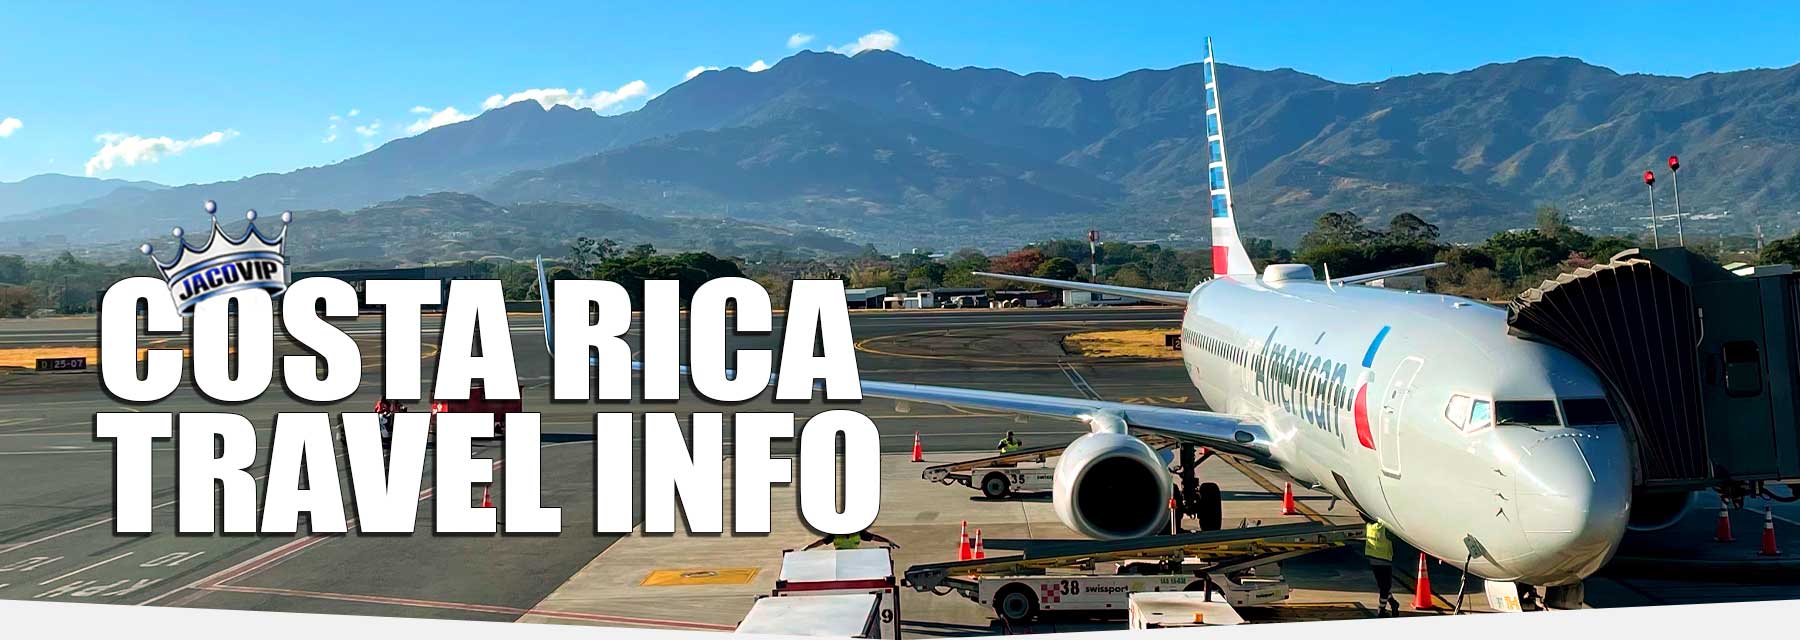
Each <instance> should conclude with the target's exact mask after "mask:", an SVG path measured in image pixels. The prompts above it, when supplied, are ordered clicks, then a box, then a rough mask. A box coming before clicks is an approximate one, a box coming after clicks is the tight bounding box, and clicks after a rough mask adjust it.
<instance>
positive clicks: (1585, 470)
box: [538, 39, 1632, 608]
mask: <svg viewBox="0 0 1800 640" xmlns="http://www.w3.org/2000/svg"><path fill="white" fill-rule="evenodd" d="M1203 74H1204V75H1203V78H1204V84H1205V90H1206V106H1207V109H1206V127H1207V147H1208V150H1209V154H1210V162H1209V164H1208V173H1209V187H1210V195H1211V205H1212V207H1211V208H1212V211H1211V224H1212V263H1213V272H1214V277H1213V278H1212V279H1210V280H1208V281H1206V282H1204V283H1201V284H1200V285H1198V286H1196V287H1194V288H1193V290H1191V291H1161V290H1154V289H1143V288H1136V287H1122V286H1113V285H1104V284H1094V283H1086V282H1069V281H1060V280H1050V279H1045V278H1035V277H1028V276H1017V275H1010V274H1000V273H977V274H976V275H979V276H984V277H989V278H995V279H1000V280H1009V281H1014V282H1020V283H1027V284H1035V285H1044V286H1049V287H1056V288H1062V289H1074V290H1081V291H1091V292H1097V293H1104V294H1111V295H1117V296H1123V297H1128V298H1135V299H1139V300H1143V301H1147V302H1153V303H1158V304H1165V305H1171V306H1177V307H1183V308H1184V309H1185V312H1184V314H1183V316H1182V321H1181V340H1180V346H1181V360H1182V366H1183V368H1184V369H1185V370H1186V373H1187V377H1188V379H1189V380H1190V381H1191V382H1192V384H1193V385H1194V386H1195V388H1196V389H1197V390H1198V391H1199V393H1200V395H1201V397H1202V398H1203V399H1204V400H1205V402H1206V406H1208V407H1209V408H1210V410H1206V411H1202V410H1196V409H1188V408H1177V407H1165V406H1147V405H1139V404H1127V403H1122V402H1107V401H1101V400H1090V399H1085V398H1072V397H1059V396H1047V395H1033V394H1023V393H1008V392H998V391H986V390H974V389H961V388H954V387H943V386H931V385H917V384H905V383H893V382H879V381H870V380H864V381H862V392H863V394H864V395H866V396H871V397H877V398H889V399H894V400H897V401H905V402H920V403H929V404H940V405H949V406H956V407H962V408H969V409H980V410H988V411H996V412H1009V413H1014V414H1021V415H1026V416H1038V417H1047V418H1055V419H1066V420H1072V421H1078V422H1082V423H1086V424H1087V425H1088V426H1089V427H1090V432H1089V433H1088V434H1086V435H1083V436H1081V437H1080V438H1078V439H1076V440H1075V441H1074V442H1073V443H1071V444H1070V445H1069V446H1068V447H1067V448H1066V449H1065V450H1064V451H1063V453H1062V455H1061V456H1060V458H1059V460H1058V462H1057V465H1056V471H1055V480H1054V493H1053V500H1054V505H1055V511H1056V514H1057V516H1058V517H1059V519H1061V520H1062V522H1063V523H1064V524H1066V525H1068V527H1069V528H1070V529H1073V530H1075V531H1077V532H1080V533H1082V534H1085V535H1087V536H1090V537H1094V538H1101V539H1124V538H1135V537H1142V536H1149V535H1155V534H1158V533H1161V532H1165V531H1166V530H1167V522H1168V521H1167V517H1168V510H1167V509H1166V508H1165V505H1166V504H1167V503H1168V502H1169V500H1170V497H1171V494H1172V492H1173V489H1172V487H1171V485H1172V480H1173V479H1174V478H1173V477H1172V475H1171V471H1170V469H1169V465H1168V464H1167V462H1166V461H1165V459H1164V458H1163V457H1161V455H1160V454H1159V453H1158V452H1157V451H1156V450H1155V449H1153V448H1152V447H1151V446H1150V445H1149V444H1147V443H1146V442H1145V441H1144V440H1143V439H1141V438H1140V437H1139V436H1142V435H1150V436H1156V437H1159V438H1161V439H1173V440H1175V441H1177V442H1180V443H1182V444H1183V445H1188V446H1197V447H1206V448H1207V449H1209V450H1211V451H1213V452H1216V453H1218V454H1222V455H1229V456H1233V457H1235V458H1238V459H1241V460H1244V461H1247V462H1250V463H1254V464H1258V465H1261V466H1264V467H1267V468H1270V469H1273V470H1276V471H1278V472H1280V473H1283V474H1285V475H1287V476H1288V477H1291V478H1292V479H1293V480H1295V481H1297V482H1299V483H1301V484H1303V485H1306V486H1311V487H1314V488H1316V489H1318V490H1320V491H1323V492H1325V493H1327V494H1330V495H1331V496H1332V497H1334V498H1336V499H1338V500H1342V501H1345V502H1347V503H1349V504H1350V505H1352V506H1354V507H1355V508H1356V509H1357V510H1358V511H1359V512H1360V513H1361V514H1363V515H1364V517H1365V518H1367V519H1370V520H1374V521H1379V522H1381V523H1383V524H1384V525H1386V526H1387V527H1388V529H1389V530H1390V531H1391V532H1392V533H1393V534H1394V535H1397V536H1398V537H1399V538H1401V539H1403V540H1405V541H1406V542H1407V543H1409V544H1411V545H1412V546H1414V547H1416V548H1418V549H1420V550H1421V551H1423V552H1425V553H1428V554H1430V555H1432V556H1434V557H1436V558H1440V559H1445V560H1447V561H1451V562H1453V563H1455V564H1461V565H1465V571H1466V572H1467V573H1471V574H1474V575H1476V576H1479V577H1481V578H1484V579H1487V580H1493V581H1509V582H1515V583H1518V584H1521V585H1527V586H1542V587H1546V601H1547V603H1548V604H1553V605H1556V606H1558V608H1572V607H1574V606H1579V604H1580V599H1581V597H1582V589H1581V587H1580V585H1581V580H1582V579H1583V578H1585V577H1586V576H1588V575H1590V574H1592V573H1593V572H1595V571H1596V570H1598V569H1599V568H1600V567H1601V566H1603V565H1604V564H1605V563H1606V562H1607V561H1608V560H1609V559H1610V558H1611V557H1612V554H1613V553H1614V552H1615V551H1616V550H1617V549H1618V546H1619V542H1620V540H1621V538H1622V537H1623V535H1624V533H1625V531H1626V528H1627V521H1628V517H1629V515H1630V511H1631V507H1632V486H1631V482H1632V468H1631V457H1630V453H1629V450H1628V444H1627V439H1626V435H1625V433H1624V429H1623V428H1622V427H1621V426H1620V424H1619V422H1618V420H1617V419H1615V418H1614V417H1613V416H1614V413H1613V411H1612V409H1611V405H1610V401H1609V400H1608V397H1607V393H1606V390H1605V387H1604V386H1603V385H1602V383H1601V381H1600V378H1599V376H1597V375H1596V374H1595V373H1594V372H1593V371H1592V370H1591V369H1590V368H1588V367H1587V366H1586V365H1584V364H1583V363H1581V362H1580V361H1578V360H1577V359H1576V358H1575V357H1574V356H1572V355H1570V354H1568V353H1566V352H1564V351H1561V350H1559V349H1557V348H1555V347H1552V346H1549V345H1546V344H1543V343H1539V342H1533V341H1529V340H1524V339H1521V338H1518V337H1514V336H1512V335H1509V334H1508V333H1507V330H1506V313H1505V312H1504V311H1503V310H1501V309H1498V308H1495V307H1493V306H1490V305H1487V304H1483V303H1480V302H1477V301H1473V300H1469V299H1466V298H1460V297H1456V296H1451V295H1440V294H1427V293H1414V292H1407V291H1401V290H1394V289H1386V288H1378V287H1369V286H1361V285H1363V284H1364V283H1368V282H1370V281H1373V280H1379V279H1383V278H1391V277H1395V276H1401V275H1407V274H1411V273H1417V272H1420V271H1423V270H1426V269H1432V268H1435V267H1439V266H1442V263H1437V264H1428V265H1420V266H1414V267H1404V268H1400V269H1392V270H1387V271H1382V272H1377V273H1368V274H1361V275H1355V276H1347V277H1339V278H1329V277H1328V278H1326V279H1323V280H1320V279H1317V278H1315V277H1314V274H1313V272H1312V269H1311V267H1309V266H1307V265H1303V264H1273V265H1269V266H1268V267H1267V268H1265V269H1263V270H1262V272H1261V273H1260V274H1259V273H1257V270H1256V268H1255V266H1254V264H1253V263H1252V261H1251V258H1250V255H1249V253H1248V252H1247V251H1246V250H1245V249H1244V246H1243V243H1242V242H1241V241H1240V239H1239V237H1238V233H1237V224H1236V218H1235V215H1234V211H1233V208H1232V201H1231V186H1230V179H1229V175H1228V174H1227V171H1226V163H1225V159H1226V156H1225V141H1224V135H1223V132H1222V130H1221V127H1220V115H1219V100H1218V84H1217V76H1216V74H1215V68H1214V62H1213V51H1212V42H1211V40H1210V39H1209V40H1208V41H1207V56H1206V59H1205V61H1204V66H1203ZM538 269H539V283H540V284H539V290H540V291H547V290H548V289H547V288H545V287H544V282H543V278H544V276H543V263H542V260H541V259H540V260H539V263H538ZM545 298H546V300H545V302H544V323H545V330H546V345H547V346H553V345H552V344H551V341H552V339H551V337H550V336H549V328H550V326H551V322H550V304H549V302H548V300H547V296H546V297H545ZM1213 494H1214V495H1215V496H1216V486H1214V487H1213ZM1211 508H1212V509H1215V510H1216V509H1217V501H1216V498H1215V499H1214V500H1213V501H1212V505H1211ZM1213 521H1215V522H1216V521H1217V515H1216V511H1215V513H1214V515H1213Z"/></svg>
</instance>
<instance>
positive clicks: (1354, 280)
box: [1330, 262, 1446, 284]
mask: <svg viewBox="0 0 1800 640" xmlns="http://www.w3.org/2000/svg"><path fill="white" fill-rule="evenodd" d="M1445 264H1446V263H1443V262H1433V263H1431V264H1422V265H1419V266H1416V267H1400V268H1398V269H1388V270H1386V271H1376V272H1374V273H1364V274H1360V275H1354V276H1344V277H1342V278H1332V279H1331V280H1330V283H1331V284H1362V283H1364V282H1368V281H1370V280H1380V279H1382V278H1392V277H1395V276H1405V275H1412V274H1415V273H1418V272H1420V271H1426V270H1430V269H1436V268H1438V267H1441V266H1444V265H1445Z"/></svg>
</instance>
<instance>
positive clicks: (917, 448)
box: [912, 431, 925, 462]
mask: <svg viewBox="0 0 1800 640" xmlns="http://www.w3.org/2000/svg"><path fill="white" fill-rule="evenodd" d="M912 461H913V462H924V461H925V445H924V444H923V443H921V442H919V432H917V431H914V432H913V459H912Z"/></svg>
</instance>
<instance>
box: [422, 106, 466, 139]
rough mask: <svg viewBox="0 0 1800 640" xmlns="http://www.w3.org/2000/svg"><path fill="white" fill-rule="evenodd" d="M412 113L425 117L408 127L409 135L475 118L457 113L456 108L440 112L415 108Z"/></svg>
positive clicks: (440, 110) (445, 108)
mask: <svg viewBox="0 0 1800 640" xmlns="http://www.w3.org/2000/svg"><path fill="white" fill-rule="evenodd" d="M412 112H413V113H417V114H423V115H425V117H424V118H420V119H419V120H417V121H415V122H413V123H412V124H411V125H408V126H407V127H406V132H407V133H423V132H425V131H428V130H431V129H436V128H438V127H441V126H444V125H447V124H456V123H458V122H462V121H464V120H468V119H470V118H473V117H475V116H472V115H469V114H466V113H463V112H461V111H457V110H456V107H444V108H443V109H438V110H433V109H432V108H431V107H413V108H412Z"/></svg>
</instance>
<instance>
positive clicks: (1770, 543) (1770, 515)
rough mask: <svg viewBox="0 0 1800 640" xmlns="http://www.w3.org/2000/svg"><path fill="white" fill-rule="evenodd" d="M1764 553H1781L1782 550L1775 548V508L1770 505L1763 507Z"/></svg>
mask: <svg viewBox="0 0 1800 640" xmlns="http://www.w3.org/2000/svg"><path fill="white" fill-rule="evenodd" d="M1762 555H1765V556H1778V555H1781V550H1780V549H1777V548H1775V510H1774V509H1770V508H1768V507H1763V538H1762Z"/></svg>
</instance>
